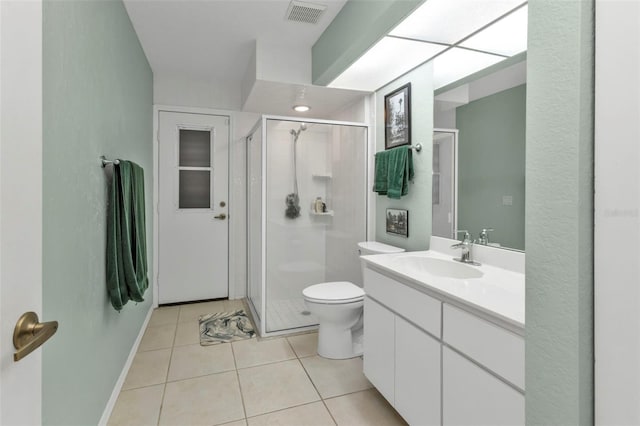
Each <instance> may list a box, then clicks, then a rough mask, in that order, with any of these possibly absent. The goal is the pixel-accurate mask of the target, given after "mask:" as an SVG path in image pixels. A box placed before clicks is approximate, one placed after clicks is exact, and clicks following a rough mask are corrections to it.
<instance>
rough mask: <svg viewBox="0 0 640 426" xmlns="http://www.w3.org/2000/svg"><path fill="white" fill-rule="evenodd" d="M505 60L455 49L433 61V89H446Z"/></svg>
mask: <svg viewBox="0 0 640 426" xmlns="http://www.w3.org/2000/svg"><path fill="white" fill-rule="evenodd" d="M504 59H505V58H503V57H501V56H496V55H489V54H487V53H480V52H475V51H473V50H466V49H460V48H458V47H454V48H452V49H451V50H448V51H447V52H445V53H443V54H442V55H440V56H438V57H437V58H436V59H435V60H434V61H433V62H434V65H433V89H434V90H436V89H439V88H441V87H444V86H446V85H447V84H450V83H453V82H454V81H458V80H460V79H461V78H464V77H466V76H468V75H471V74H473V73H475V72H478V71H480V70H483V69H485V68H487V67H489V66H491V65H493V64H496V63H498V62H500V61H502V60H504Z"/></svg>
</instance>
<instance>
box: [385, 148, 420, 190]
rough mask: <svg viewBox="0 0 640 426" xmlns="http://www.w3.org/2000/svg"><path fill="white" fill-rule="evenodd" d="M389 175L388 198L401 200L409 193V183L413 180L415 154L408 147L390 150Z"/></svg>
mask: <svg viewBox="0 0 640 426" xmlns="http://www.w3.org/2000/svg"><path fill="white" fill-rule="evenodd" d="M389 154H390V155H389V175H388V179H387V182H388V183H387V197H389V198H394V199H396V200H399V199H400V197H402V196H403V195H407V194H408V193H409V181H410V180H413V174H414V171H413V153H412V150H411V149H409V148H407V147H406V146H399V147H397V148H393V149H390V150H389Z"/></svg>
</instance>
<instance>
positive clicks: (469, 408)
mask: <svg viewBox="0 0 640 426" xmlns="http://www.w3.org/2000/svg"><path fill="white" fill-rule="evenodd" d="M442 387H443V396H442V398H443V410H442V424H443V425H445V426H449V425H474V426H479V425H487V426H489V425H491V426H498V425H508V426H515V425H524V395H523V394H521V393H520V392H518V391H516V390H515V389H514V388H512V387H511V386H509V385H507V384H505V383H504V382H503V381H501V380H500V379H498V378H496V377H495V376H493V375H491V374H489V373H488V372H487V371H485V370H483V369H482V368H480V367H478V366H477V365H475V364H473V363H472V362H471V361H469V360H467V359H466V358H464V357H462V356H460V355H459V354H457V353H456V352H454V351H452V350H451V349H449V348H447V347H446V346H445V347H444V350H443V378H442Z"/></svg>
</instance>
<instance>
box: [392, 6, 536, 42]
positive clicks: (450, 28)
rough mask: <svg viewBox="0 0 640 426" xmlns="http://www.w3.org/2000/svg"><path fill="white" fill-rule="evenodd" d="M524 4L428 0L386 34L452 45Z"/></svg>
mask: <svg viewBox="0 0 640 426" xmlns="http://www.w3.org/2000/svg"><path fill="white" fill-rule="evenodd" d="M523 3H524V2H523V1H522V0H427V1H426V2H425V3H424V4H423V5H422V6H420V7H419V8H418V9H416V10H415V11H414V12H413V13H412V14H411V15H409V16H408V17H407V18H405V20H404V21H402V22H401V23H400V24H399V25H398V26H396V28H394V30H393V31H391V32H390V33H389V35H393V36H398V37H407V38H413V39H418V40H424V41H432V42H438V43H447V44H454V43H457V42H459V41H460V40H462V39H463V38H465V37H467V36H468V35H469V34H471V33H473V32H475V31H478V30H479V29H480V28H482V27H484V26H485V25H488V24H489V23H490V22H492V21H494V20H496V19H498V18H499V17H500V16H502V15H504V14H505V13H507V12H509V11H510V10H513V9H515V8H516V7H518V6H519V5H521V4H523Z"/></svg>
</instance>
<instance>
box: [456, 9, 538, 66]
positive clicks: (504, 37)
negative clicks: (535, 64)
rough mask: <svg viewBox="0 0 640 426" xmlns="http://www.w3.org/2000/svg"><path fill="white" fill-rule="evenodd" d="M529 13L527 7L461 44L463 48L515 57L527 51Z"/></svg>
mask: <svg viewBox="0 0 640 426" xmlns="http://www.w3.org/2000/svg"><path fill="white" fill-rule="evenodd" d="M527 12H528V6H525V7H523V8H521V9H518V10H517V11H515V12H513V13H512V14H510V15H509V16H506V17H504V18H502V19H501V20H499V21H498V22H496V23H495V24H493V25H491V26H489V27H487V28H485V29H484V30H482V31H480V32H479V33H478V34H476V35H474V36H473V37H471V38H469V39H468V40H465V41H464V42H463V43H460V46H462V47H468V48H471V49H478V50H484V51H487V52H493V53H499V54H501V55H505V56H513V55H515V54H517V53H520V52H524V51H525V50H527Z"/></svg>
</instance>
